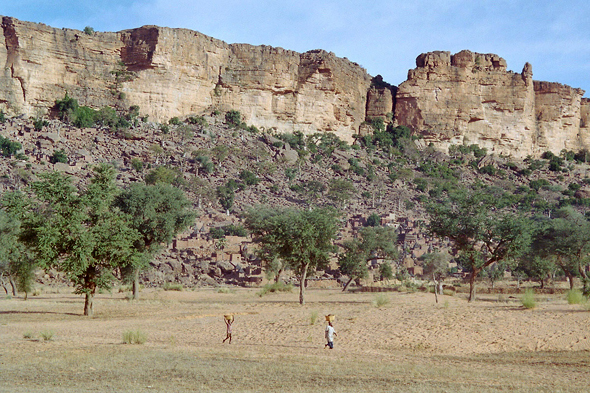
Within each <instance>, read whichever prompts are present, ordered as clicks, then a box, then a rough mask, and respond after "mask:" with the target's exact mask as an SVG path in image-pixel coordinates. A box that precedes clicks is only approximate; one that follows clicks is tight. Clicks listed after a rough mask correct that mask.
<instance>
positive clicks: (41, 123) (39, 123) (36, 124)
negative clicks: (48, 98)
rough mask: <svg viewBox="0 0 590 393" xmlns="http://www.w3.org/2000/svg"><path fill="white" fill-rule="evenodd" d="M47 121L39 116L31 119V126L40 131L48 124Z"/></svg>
mask: <svg viewBox="0 0 590 393" xmlns="http://www.w3.org/2000/svg"><path fill="white" fill-rule="evenodd" d="M48 125H49V122H48V121H47V120H43V119H41V118H38V119H35V120H33V127H34V128H35V131H41V130H42V129H43V127H45V126H48Z"/></svg>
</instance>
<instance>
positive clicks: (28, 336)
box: [23, 332, 35, 340]
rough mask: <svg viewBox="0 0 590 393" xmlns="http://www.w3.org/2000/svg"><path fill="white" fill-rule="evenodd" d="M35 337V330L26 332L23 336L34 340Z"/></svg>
mask: <svg viewBox="0 0 590 393" xmlns="http://www.w3.org/2000/svg"><path fill="white" fill-rule="evenodd" d="M33 337H35V333H33V332H25V333H24V334H23V338H24V339H25V340H32V339H33Z"/></svg>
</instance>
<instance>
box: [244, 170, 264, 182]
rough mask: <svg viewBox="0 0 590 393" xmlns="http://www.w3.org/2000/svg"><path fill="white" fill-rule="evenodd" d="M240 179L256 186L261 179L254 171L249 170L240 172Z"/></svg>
mask: <svg viewBox="0 0 590 393" xmlns="http://www.w3.org/2000/svg"><path fill="white" fill-rule="evenodd" d="M240 179H241V180H242V181H243V182H244V184H246V185H248V186H255V185H256V184H258V182H259V181H260V180H259V179H258V177H257V176H256V175H255V174H254V173H252V172H250V171H248V170H243V171H242V172H240Z"/></svg>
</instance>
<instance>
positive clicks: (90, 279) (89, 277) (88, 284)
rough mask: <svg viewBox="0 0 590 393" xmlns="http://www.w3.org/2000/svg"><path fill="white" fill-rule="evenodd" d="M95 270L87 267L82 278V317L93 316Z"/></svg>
mask: <svg viewBox="0 0 590 393" xmlns="http://www.w3.org/2000/svg"><path fill="white" fill-rule="evenodd" d="M95 278H96V268H95V267H94V266H91V267H89V268H88V269H87V270H86V275H85V277H84V290H85V291H84V292H85V293H86V299H85V301H84V315H86V316H89V317H91V316H92V315H93V314H94V294H95V293H96V281H95Z"/></svg>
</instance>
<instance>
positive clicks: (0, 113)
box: [0, 110, 6, 123]
mask: <svg viewBox="0 0 590 393" xmlns="http://www.w3.org/2000/svg"><path fill="white" fill-rule="evenodd" d="M5 121H6V115H5V114H4V111H2V110H0V123H4V122H5Z"/></svg>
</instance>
